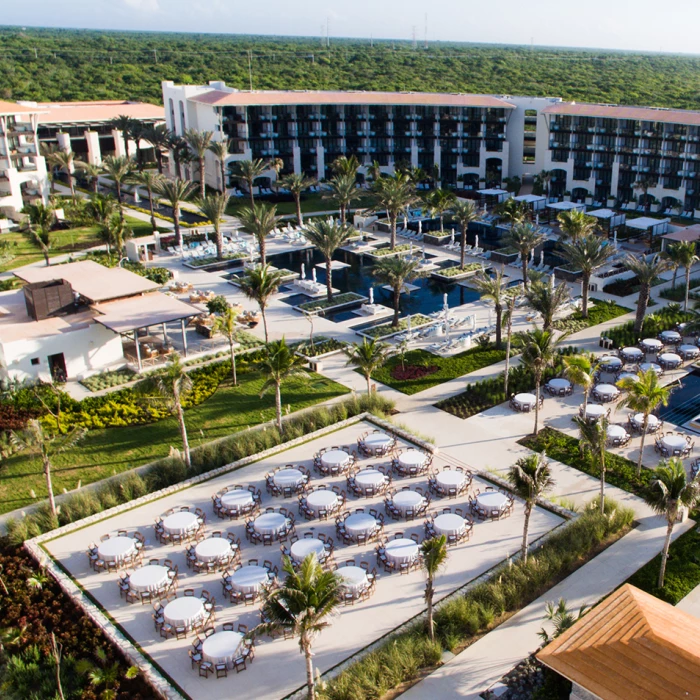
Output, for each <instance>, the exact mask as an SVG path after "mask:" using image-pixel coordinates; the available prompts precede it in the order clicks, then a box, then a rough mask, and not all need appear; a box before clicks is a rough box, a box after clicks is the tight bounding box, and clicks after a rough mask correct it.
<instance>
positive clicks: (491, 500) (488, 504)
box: [476, 491, 508, 511]
mask: <svg viewBox="0 0 700 700" xmlns="http://www.w3.org/2000/svg"><path fill="white" fill-rule="evenodd" d="M476 502H477V503H478V504H479V506H480V507H481V508H483V509H484V510H489V511H490V510H503V509H504V508H505V507H506V506H507V505H508V496H506V495H505V494H504V493H501V492H500V491H485V492H484V493H480V494H479V495H478V496H477V497H476Z"/></svg>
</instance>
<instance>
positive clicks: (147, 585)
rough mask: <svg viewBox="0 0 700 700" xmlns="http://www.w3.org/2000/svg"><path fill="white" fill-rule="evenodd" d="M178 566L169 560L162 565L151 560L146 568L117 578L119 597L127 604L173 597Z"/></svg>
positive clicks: (140, 568) (142, 567) (143, 567)
mask: <svg viewBox="0 0 700 700" xmlns="http://www.w3.org/2000/svg"><path fill="white" fill-rule="evenodd" d="M178 575H179V572H178V566H177V564H174V563H173V562H172V561H171V560H170V559H165V560H164V561H163V562H162V563H161V561H160V560H159V559H152V560H151V561H150V562H149V563H148V564H147V565H146V566H140V567H139V568H137V569H135V570H134V571H133V572H131V573H129V572H124V573H123V574H122V575H121V576H120V577H119V581H118V583H119V596H120V597H124V598H125V599H126V602H127V603H141V605H145V604H146V603H151V602H153V601H154V600H162V599H163V598H170V597H174V596H175V594H176V592H177V585H178Z"/></svg>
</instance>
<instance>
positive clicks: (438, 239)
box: [423, 233, 461, 245]
mask: <svg viewBox="0 0 700 700" xmlns="http://www.w3.org/2000/svg"><path fill="white" fill-rule="evenodd" d="M450 235H451V234H449V233H448V234H447V235H445V236H436V235H435V234H434V233H424V234H423V242H424V243H427V244H428V245H447V244H448V243H449V242H450ZM460 235H461V234H457V233H455V241H457V240H458V239H459V238H460Z"/></svg>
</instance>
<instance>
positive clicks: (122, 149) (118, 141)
mask: <svg viewBox="0 0 700 700" xmlns="http://www.w3.org/2000/svg"><path fill="white" fill-rule="evenodd" d="M112 136H113V137H114V154H115V155H116V156H117V157H119V158H123V157H124V156H126V146H125V145H124V138H123V137H122V132H121V131H119V129H112Z"/></svg>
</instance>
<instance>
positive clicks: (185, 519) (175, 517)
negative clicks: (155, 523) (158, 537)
mask: <svg viewBox="0 0 700 700" xmlns="http://www.w3.org/2000/svg"><path fill="white" fill-rule="evenodd" d="M198 527H199V521H198V520H197V516H196V515H195V514H194V513H187V512H182V513H173V514H172V515H168V516H167V517H165V518H163V529H164V530H165V532H167V533H168V534H170V535H186V534H187V533H188V532H192V530H196V529H197V528H198Z"/></svg>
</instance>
